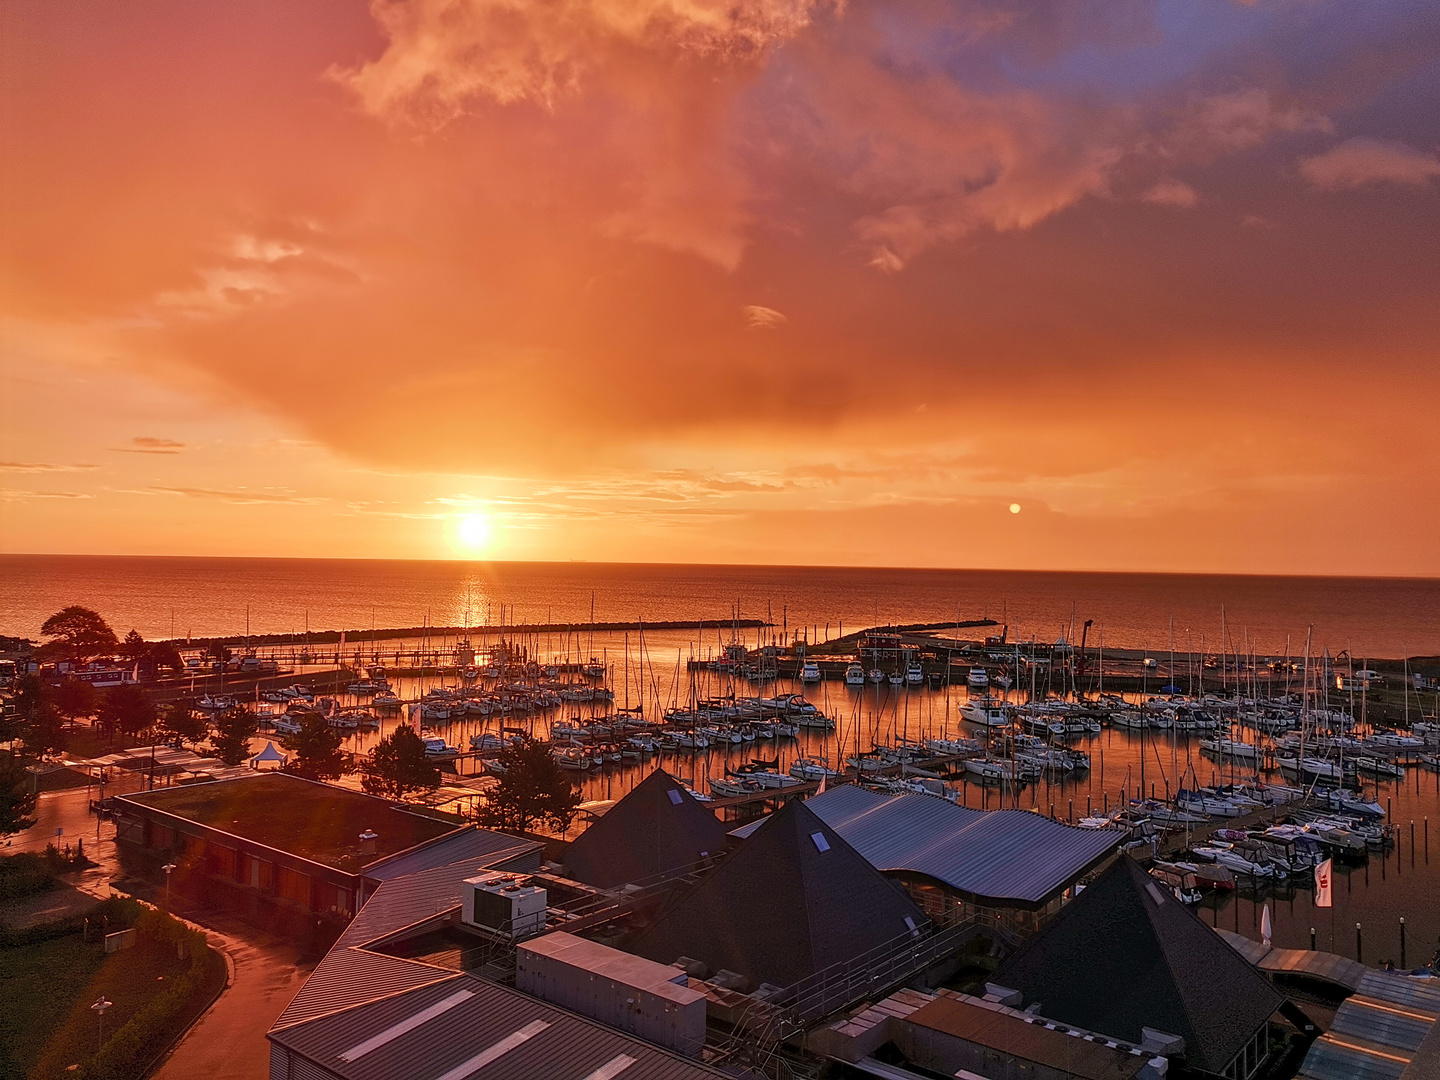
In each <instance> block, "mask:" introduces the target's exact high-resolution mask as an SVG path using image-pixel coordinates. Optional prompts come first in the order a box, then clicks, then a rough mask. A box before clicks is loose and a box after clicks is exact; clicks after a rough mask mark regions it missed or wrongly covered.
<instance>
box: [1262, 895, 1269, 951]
mask: <svg viewBox="0 0 1440 1080" xmlns="http://www.w3.org/2000/svg"><path fill="white" fill-rule="evenodd" d="M1270 933H1271V928H1270V905H1269V904H1266V905H1265V906H1264V907H1263V908H1262V909H1261V910H1260V944H1261V945H1269V944H1270Z"/></svg>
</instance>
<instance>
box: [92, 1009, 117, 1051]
mask: <svg viewBox="0 0 1440 1080" xmlns="http://www.w3.org/2000/svg"><path fill="white" fill-rule="evenodd" d="M113 1004H114V1002H113V1001H106V1000H105V998H104V996H103V995H102V996H101V997H98V998H96V999H95V1004H94V1005H91V1006H90V1008H91V1009H93V1010H94V1011H95V1016H96V1018H97V1019H98V1020H99V1028H98V1034H97V1036H96V1041H95V1052H96V1053H97V1054H98V1053H99V1052H100V1047H102V1046H104V1045H105V1010H106V1009H108V1008H109V1007H110V1006H111V1005H113Z"/></svg>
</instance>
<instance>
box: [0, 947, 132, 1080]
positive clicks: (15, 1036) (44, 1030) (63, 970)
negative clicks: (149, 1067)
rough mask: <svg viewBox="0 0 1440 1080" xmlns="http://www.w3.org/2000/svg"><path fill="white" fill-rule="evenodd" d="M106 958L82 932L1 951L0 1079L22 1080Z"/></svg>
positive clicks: (92, 1046) (102, 948)
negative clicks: (89, 942)
mask: <svg viewBox="0 0 1440 1080" xmlns="http://www.w3.org/2000/svg"><path fill="white" fill-rule="evenodd" d="M123 955H125V954H124V953H115V954H113V956H123ZM104 960H105V949H104V946H103V945H99V944H90V945H87V944H86V943H85V942H84V941H82V940H81V939H80V935H79V934H70V935H69V936H67V937H62V938H55V939H53V940H51V941H42V942H39V943H38V944H35V945H20V946H16V947H14V948H7V949H0V986H3V987H5V999H6V1007H5V1008H4V1009H3V1010H0V1076H3V1077H5V1078H6V1080H9V1078H11V1077H15V1078H17V1080H18V1078H19V1077H23V1076H25V1075H26V1074H27V1073H28V1072H29V1071H30V1068H31V1067H32V1066H33V1065H34V1064H35V1062H36V1061H38V1060H39V1058H40V1055H41V1054H42V1053H44V1051H45V1047H46V1044H47V1043H48V1042H49V1040H50V1036H51V1035H52V1034H54V1032H55V1029H56V1028H57V1027H59V1026H60V1024H61V1022H62V1021H63V1020H64V1019H65V1017H66V1016H67V1015H68V1014H69V1012H70V1009H71V1006H73V1005H74V1004H75V1003H76V1002H77V1001H79V1000H81V998H82V996H83V995H84V993H85V990H86V988H87V987H88V986H89V985H90V982H91V980H92V979H94V977H95V974H96V972H98V971H99V970H100V967H101V965H102V964H103V963H104ZM107 996H108V995H107ZM89 1000H90V1001H94V1000H95V999H94V998H93V997H92V998H90V999H89ZM91 1035H92V1037H93V1035H94V1032H91ZM94 1050H95V1047H94V1045H93V1044H92V1045H91V1047H90V1051H91V1053H94ZM66 1064H69V1062H66Z"/></svg>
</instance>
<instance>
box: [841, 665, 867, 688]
mask: <svg viewBox="0 0 1440 1080" xmlns="http://www.w3.org/2000/svg"><path fill="white" fill-rule="evenodd" d="M845 685H846V686H864V685H865V669H864V668H862V667H861V666H860V665H859V664H851V665H850V666H849V667H847V668H846V669H845Z"/></svg>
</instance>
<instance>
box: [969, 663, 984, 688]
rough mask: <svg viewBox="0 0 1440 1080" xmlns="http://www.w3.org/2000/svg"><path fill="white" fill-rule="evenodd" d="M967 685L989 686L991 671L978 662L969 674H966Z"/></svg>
mask: <svg viewBox="0 0 1440 1080" xmlns="http://www.w3.org/2000/svg"><path fill="white" fill-rule="evenodd" d="M965 685H967V686H973V687H977V688H979V687H985V686H989V685H990V673H989V672H988V671H986V670H985V669H984V668H983V667H981V666H980V665H979V664H976V665H975V666H973V667H972V668H971V669H970V672H969V674H967V675H966V676H965Z"/></svg>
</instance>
